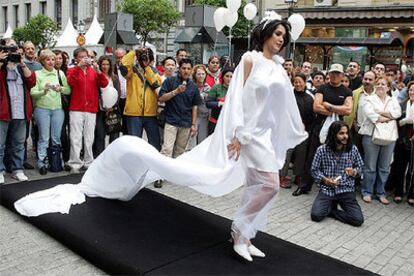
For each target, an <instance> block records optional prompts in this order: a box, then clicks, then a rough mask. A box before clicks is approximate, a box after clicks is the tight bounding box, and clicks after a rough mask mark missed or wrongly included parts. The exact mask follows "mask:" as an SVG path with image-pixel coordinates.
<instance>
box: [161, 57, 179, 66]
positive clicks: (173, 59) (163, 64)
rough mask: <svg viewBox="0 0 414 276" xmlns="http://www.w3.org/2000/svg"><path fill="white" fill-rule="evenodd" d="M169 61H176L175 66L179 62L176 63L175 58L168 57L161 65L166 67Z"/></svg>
mask: <svg viewBox="0 0 414 276" xmlns="http://www.w3.org/2000/svg"><path fill="white" fill-rule="evenodd" d="M167 60H172V61H174V63H175V64H177V62H176V61H175V58H173V57H166V58H164V59H163V60H162V62H161V65H162V66H165V63H166V62H167Z"/></svg>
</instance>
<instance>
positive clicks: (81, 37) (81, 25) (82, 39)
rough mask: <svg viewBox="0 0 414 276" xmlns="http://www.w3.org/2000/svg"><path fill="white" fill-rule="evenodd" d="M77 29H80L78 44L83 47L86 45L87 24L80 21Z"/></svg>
mask: <svg viewBox="0 0 414 276" xmlns="http://www.w3.org/2000/svg"><path fill="white" fill-rule="evenodd" d="M77 29H78V33H79V34H78V37H77V38H76V43H78V45H79V46H83V45H85V43H86V39H85V36H84V33H85V22H83V20H80V21H79V23H78V25H77Z"/></svg>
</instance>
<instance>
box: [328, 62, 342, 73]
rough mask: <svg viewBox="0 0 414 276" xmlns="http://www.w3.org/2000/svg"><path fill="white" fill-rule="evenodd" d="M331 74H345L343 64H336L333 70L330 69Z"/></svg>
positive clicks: (332, 66)
mask: <svg viewBox="0 0 414 276" xmlns="http://www.w3.org/2000/svg"><path fill="white" fill-rule="evenodd" d="M331 72H338V73H343V72H344V66H342V64H339V63H334V64H332V65H331V68H329V73H331Z"/></svg>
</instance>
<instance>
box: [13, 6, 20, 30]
mask: <svg viewBox="0 0 414 276" xmlns="http://www.w3.org/2000/svg"><path fill="white" fill-rule="evenodd" d="M13 10H14V27H15V28H17V27H19V5H14V6H13Z"/></svg>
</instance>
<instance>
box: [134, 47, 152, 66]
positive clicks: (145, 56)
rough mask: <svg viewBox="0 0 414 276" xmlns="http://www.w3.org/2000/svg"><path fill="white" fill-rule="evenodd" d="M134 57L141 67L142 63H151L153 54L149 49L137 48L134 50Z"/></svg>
mask: <svg viewBox="0 0 414 276" xmlns="http://www.w3.org/2000/svg"><path fill="white" fill-rule="evenodd" d="M135 56H136V57H137V59H138V62H139V64H140V65H141V66H142V64H143V63H144V62H151V61H153V60H154V53H153V52H152V50H151V49H150V48H139V49H137V50H135Z"/></svg>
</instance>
